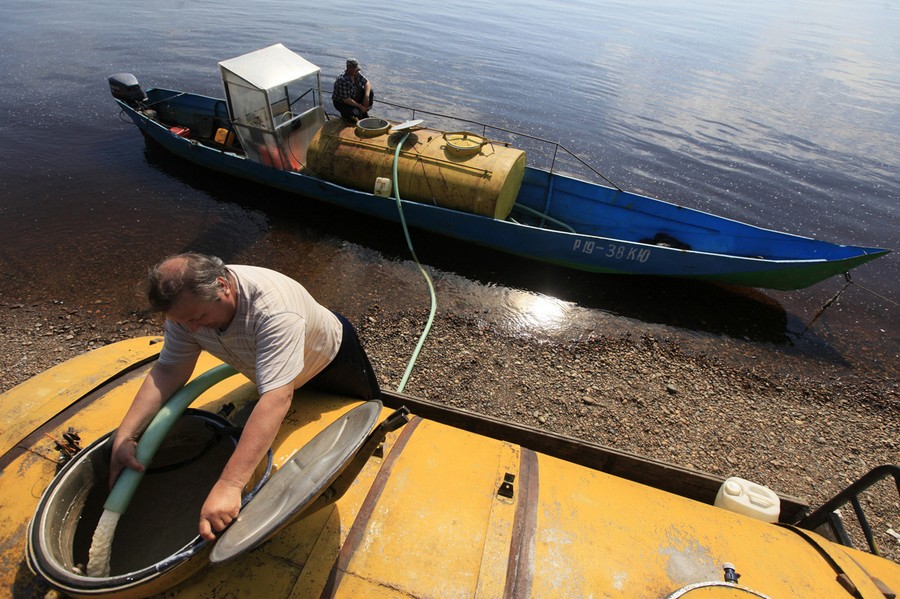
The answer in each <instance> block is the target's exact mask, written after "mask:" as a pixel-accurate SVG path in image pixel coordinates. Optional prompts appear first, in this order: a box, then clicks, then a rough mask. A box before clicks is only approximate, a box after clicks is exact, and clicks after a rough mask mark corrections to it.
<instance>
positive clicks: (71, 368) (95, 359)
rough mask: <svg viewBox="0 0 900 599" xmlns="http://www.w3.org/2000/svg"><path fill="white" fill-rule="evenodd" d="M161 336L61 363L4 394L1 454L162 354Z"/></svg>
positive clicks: (0, 417) (0, 411)
mask: <svg viewBox="0 0 900 599" xmlns="http://www.w3.org/2000/svg"><path fill="white" fill-rule="evenodd" d="M161 341H162V339H161V338H159V337H141V338H138V339H131V340H128V341H123V342H122V344H121V345H120V344H118V343H117V344H115V345H107V346H105V347H102V348H99V349H96V350H94V351H92V352H88V353H85V354H81V355H80V356H77V357H75V358H73V359H71V360H69V361H67V362H64V363H63V364H59V365H57V366H55V367H53V368H51V369H49V370H47V371H46V372H44V373H42V374H41V375H40V376H35V377H32V378H30V379H28V380H26V381H25V382H23V383H22V384H20V385H18V386H16V387H13V388H12V389H10V390H9V391H7V392H6V393H4V394H3V401H2V402H0V422H2V423H3V428H2V430H0V455H3V454H4V453H6V452H7V451H9V449H10V448H11V447H12V446H13V445H15V444H16V443H17V442H18V441H19V440H20V439H22V438H23V437H25V436H27V435H28V434H29V433H31V432H32V431H33V430H34V429H36V428H37V427H38V426H40V425H41V424H43V423H44V422H46V421H47V420H48V419H50V418H52V417H53V416H55V415H56V414H58V413H59V412H61V411H62V410H63V409H65V408H67V407H68V406H69V404H71V403H72V402H73V401H75V400H77V399H79V398H80V397H82V396H83V395H84V394H86V393H88V392H90V391H91V390H92V389H94V388H96V387H97V386H98V385H101V384H103V383H104V382H105V381H106V380H107V379H108V378H109V377H110V376H113V375H115V374H117V373H119V372H121V371H122V370H123V369H125V368H128V367H130V366H132V365H133V364H136V363H138V362H141V361H143V360H146V359H147V358H150V357H152V356H155V355H157V354H158V353H159V350H160V348H161V347H162V345H161V344H160V343H159V342H161Z"/></svg>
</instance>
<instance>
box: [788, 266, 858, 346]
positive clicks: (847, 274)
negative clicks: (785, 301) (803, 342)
mask: <svg viewBox="0 0 900 599" xmlns="http://www.w3.org/2000/svg"><path fill="white" fill-rule="evenodd" d="M844 279H845V280H846V281H847V283H846V284H845V285H844V286H843V287H841V290H840V291H838V292H837V293H835V294H834V295H833V296H832V297H831V299H830V300H828V301H827V302H825V304H824V305H823V306H822V307H821V308H819V311H818V312H816V314H815V316H813V317H812V320H810V321H809V324H807V325H806V328H805V329H803V332H802V333H800V335H799V337H802V336H803V335H805V334H806V331H808V330H809V327H811V326H812V325H813V324H814V323H815V322H816V321H817V320H819V317H820V316H822V314H824V313H825V310H827V309H828V308H830V307H831V304H833V303H834V302H836V301H837V299H838V298H839V297H840V296H841V294H842V293H844V291H846V290H847V287H849V286H850V285H852V284H853V280H852V279H851V278H850V272H849V271H848V272H845V273H844Z"/></svg>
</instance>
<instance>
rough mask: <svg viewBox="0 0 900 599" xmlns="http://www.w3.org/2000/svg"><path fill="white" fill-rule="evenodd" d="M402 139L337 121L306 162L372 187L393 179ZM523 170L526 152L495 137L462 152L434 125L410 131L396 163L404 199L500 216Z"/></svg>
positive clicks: (336, 178) (335, 177)
mask: <svg viewBox="0 0 900 599" xmlns="http://www.w3.org/2000/svg"><path fill="white" fill-rule="evenodd" d="M454 135H455V136H456V137H454V138H453V139H454V140H457V142H459V140H460V139H462V137H461V134H458V133H456V134H454ZM470 135H471V134H470ZM475 137H477V138H478V139H482V138H481V137H480V136H474V135H473V138H475ZM400 139H402V136H401V135H400V134H393V135H378V136H374V137H370V136H368V135H361V134H360V133H358V132H357V129H356V128H355V127H353V126H352V125H348V124H347V123H344V122H343V121H342V120H340V119H338V120H333V121H330V122H328V123H326V124H325V126H324V127H323V128H322V129H321V130H320V131H319V132H318V133H317V134H316V136H315V137H314V138H313V140H312V141H311V142H310V147H309V151H308V153H307V166H308V167H309V169H310V171H312V172H313V173H315V174H316V176H318V177H322V178H324V179H327V180H329V181H333V182H335V183H339V184H340V185H344V186H347V187H351V188H353V189H358V190H360V191H367V192H372V190H373V189H374V188H375V181H376V180H377V179H378V178H379V177H382V178H387V179H390V180H392V181H393V164H394V155H395V150H396V147H397V144H398V143H400ZM454 145H456V142H454ZM524 174H525V153H524V152H523V151H521V150H516V149H513V148H508V147H505V146H503V145H500V144H496V143H492V142H488V143H485V144H483V145H473V146H472V147H471V151H460V150H459V149H458V148H456V149H454V148H453V147H452V146H451V145H450V144H449V143H448V142H447V140H446V139H445V138H444V134H443V133H442V132H441V131H437V130H434V129H420V130H417V131H415V132H413V133H411V134H410V135H409V137H408V138H407V140H406V142H405V143H404V145H403V149H402V150H401V152H400V158H399V161H398V165H397V179H398V183H399V187H400V197H401V198H403V199H404V200H412V201H416V202H425V203H428V204H436V205H438V206H443V207H445V208H452V209H454V210H462V211H464V212H472V213H475V214H481V215H483V216H490V217H493V218H499V219H504V218H506V217H507V216H509V213H510V211H511V210H512V206H513V204H514V203H515V201H516V196H518V194H519V188H520V187H521V185H522V178H523V176H524Z"/></svg>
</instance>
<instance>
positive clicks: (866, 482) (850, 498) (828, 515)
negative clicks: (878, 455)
mask: <svg viewBox="0 0 900 599" xmlns="http://www.w3.org/2000/svg"><path fill="white" fill-rule="evenodd" d="M888 477H894V483H895V484H896V485H897V495H898V497H900V466H896V465H894V464H885V465H883V466H878V467H877V468H873V469H872V470H870V471H869V472H868V473H867V474H865V475H863V476H862V477H861V478H860V479H859V480H857V481H856V482H854V483H853V484H851V485H850V486H849V487H847V488H846V489H844V490H843V491H841V492H840V493H838V494H837V495H835V496H834V497H832V498H831V499H829V500H828V501H826V502H825V504H824V505H823V506H822V507H820V508H819V509H817V510H816V511H814V512H813V513H811V514H810V515H808V516H806V517H805V518H803V519H802V520H800V521H799V522H797V526H798V527H799V528H805V529H807V530H815V529H817V528H819V527H820V526H822V525H823V524H828V525H829V526H830V527H831V530H832V532H833V533H834V534H835V536H836V537H837V539H838V541H839V542H840V543H841V544H843V545H846V546H847V547H852V546H853V543H852V541H851V540H850V537H849V536H848V535H847V531H846V530H845V529H844V524H843V522H841V519H840V517H839V516H838V515H837V514H836V513H835V510H837V509H840V508H841V507H843V506H845V505H847V504H848V503H849V504H851V505H852V506H853V511H854V513H855V514H856V519H857V520H858V521H859V526H860V528H861V529H862V532H863V534H864V535H865V537H866V542H867V543H868V544H869V550H870V551H871V552H872V553H874V554H875V555H881V553H879V551H878V546H877V544H876V543H875V537H874V535H873V534H872V527H871V526H870V525H869V521H868V519H867V518H866V515H865V512H864V511H863V508H862V504H861V503H860V502H859V496H860V494H861V493H863V492H864V491H866V490H867V489H869V488H870V487H871V486H872V485H874V484H875V483H877V482H879V481H881V480H884V479H886V478H888Z"/></svg>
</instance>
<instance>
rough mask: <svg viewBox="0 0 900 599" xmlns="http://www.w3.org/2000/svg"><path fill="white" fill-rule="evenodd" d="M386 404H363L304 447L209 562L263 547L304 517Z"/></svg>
mask: <svg viewBox="0 0 900 599" xmlns="http://www.w3.org/2000/svg"><path fill="white" fill-rule="evenodd" d="M379 414H381V402H380V401H378V400H372V401H367V402H366V403H364V404H362V405H359V406H357V407H355V408H353V409H352V410H350V411H349V412H347V413H346V414H344V415H343V416H341V417H340V418H339V419H338V420H336V421H335V422H332V423H331V424H330V425H328V426H327V427H326V428H325V429H324V430H323V431H322V432H320V433H319V434H317V435H316V436H315V437H313V439H312V440H311V441H310V442H309V443H307V444H306V445H304V446H303V447H301V448H300V449H299V450H298V451H297V453H295V454H294V455H293V456H292V457H291V458H290V459H289V460H288V461H287V463H285V464H284V465H283V466H282V467H281V468H279V469H278V471H277V472H276V473H275V474H273V475H272V477H271V478H270V479H269V480H268V482H266V484H265V485H263V487H262V488H261V489H260V490H259V492H258V493H257V494H256V496H255V497H254V498H253V499H251V500H250V501H249V502H248V503H247V504H246V505H245V506H244V507H243V509H241V513H240V515H238V517H237V520H235V521H234V523H232V525H231V526H229V527H228V529H227V530H225V532H224V533H222V536H221V537H220V538H219V540H218V541H216V544H215V546H213V549H212V551H211V552H210V556H209V561H210V562H211V563H213V564H220V563H223V562H226V561H230V560H232V559H234V558H235V557H237V556H239V555H241V554H242V553H244V552H246V551H249V550H251V549H253V548H254V547H257V546H258V545H260V544H261V543H263V542H265V541H266V540H268V539H269V538H270V537H271V536H272V535H274V534H275V533H276V532H278V531H279V530H281V529H282V528H283V527H284V526H286V525H287V524H289V523H290V521H291V520H292V519H293V518H294V517H296V516H298V515H299V514H301V513H302V512H303V511H304V510H305V509H306V508H307V507H309V505H310V504H312V503H313V501H315V500H316V499H317V498H318V497H319V496H320V495H321V494H322V492H323V491H324V490H325V489H327V488H328V487H329V485H331V484H332V482H334V480H335V479H336V478H337V477H338V476H339V475H340V473H341V472H342V471H343V470H344V468H346V467H347V465H348V464H349V463H350V461H351V460H352V459H353V457H354V456H355V455H356V453H357V452H358V451H359V449H360V447H362V445H363V442H364V441H365V440H366V438H367V437H368V436H369V433H370V432H371V431H372V429H373V428H374V427H375V422H376V421H377V420H378V416H379Z"/></svg>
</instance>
